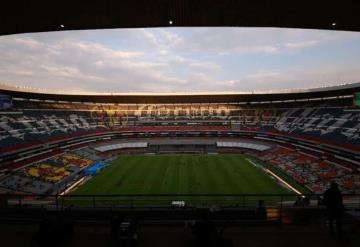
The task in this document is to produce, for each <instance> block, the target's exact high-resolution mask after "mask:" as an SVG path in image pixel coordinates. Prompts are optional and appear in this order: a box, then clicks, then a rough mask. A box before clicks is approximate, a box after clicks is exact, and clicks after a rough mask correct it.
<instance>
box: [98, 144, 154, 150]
mask: <svg viewBox="0 0 360 247" xmlns="http://www.w3.org/2000/svg"><path fill="white" fill-rule="evenodd" d="M147 146H148V143H147V142H127V143H118V144H112V145H102V146H98V147H95V148H94V149H95V150H96V151H99V152H107V151H112V150H118V149H126V148H146V147H147Z"/></svg>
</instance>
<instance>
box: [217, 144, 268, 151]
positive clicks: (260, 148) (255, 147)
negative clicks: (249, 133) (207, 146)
mask: <svg viewBox="0 0 360 247" xmlns="http://www.w3.org/2000/svg"><path fill="white" fill-rule="evenodd" d="M216 146H217V147H224V148H246V149H253V150H257V151H265V150H268V149H269V148H270V146H266V145H261V144H255V143H248V142H216Z"/></svg>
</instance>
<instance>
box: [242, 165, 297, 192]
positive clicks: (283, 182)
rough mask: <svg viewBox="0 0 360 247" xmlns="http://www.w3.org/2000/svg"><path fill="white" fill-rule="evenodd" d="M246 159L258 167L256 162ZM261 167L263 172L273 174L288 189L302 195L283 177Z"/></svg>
mask: <svg viewBox="0 0 360 247" xmlns="http://www.w3.org/2000/svg"><path fill="white" fill-rule="evenodd" d="M247 161H249V162H250V163H251V164H252V165H254V166H256V167H259V166H258V165H257V164H256V163H254V162H253V161H252V160H250V159H247ZM262 169H264V171H265V172H267V173H270V174H271V176H273V177H274V178H276V179H277V180H278V181H280V182H281V183H282V184H284V185H285V186H286V187H287V188H289V189H290V190H292V191H294V192H295V193H296V194H298V195H302V193H301V192H300V191H298V190H297V189H295V188H294V187H293V186H291V185H290V184H289V183H287V182H286V181H285V180H284V179H282V178H281V177H279V176H278V175H276V174H275V173H273V172H272V171H270V170H269V169H267V168H265V167H262Z"/></svg>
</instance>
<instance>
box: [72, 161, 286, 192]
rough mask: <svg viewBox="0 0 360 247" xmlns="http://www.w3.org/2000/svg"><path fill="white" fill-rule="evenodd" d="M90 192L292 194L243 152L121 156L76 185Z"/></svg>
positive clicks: (78, 190)
mask: <svg viewBox="0 0 360 247" xmlns="http://www.w3.org/2000/svg"><path fill="white" fill-rule="evenodd" d="M72 194H73V195H91V194H97V195H99V194H106V195H114V194H292V192H290V191H289V190H288V189H286V188H284V187H282V186H280V185H279V184H278V182H277V181H276V180H274V179H273V178H271V177H270V176H269V175H267V174H266V173H265V172H264V171H263V170H262V169H261V168H258V167H255V166H254V165H253V164H251V163H250V162H249V161H248V160H247V158H245V157H244V156H241V155H136V156H135V155H134V156H119V157H118V158H117V159H116V160H114V161H113V163H112V164H111V165H110V166H109V167H107V168H106V169H105V170H103V171H102V172H100V173H99V174H97V175H96V176H95V177H93V178H92V179H90V180H89V181H88V182H86V183H85V184H83V185H82V186H80V187H79V188H77V189H76V190H75V191H74V192H73V193H72Z"/></svg>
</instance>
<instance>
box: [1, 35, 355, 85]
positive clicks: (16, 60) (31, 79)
mask: <svg viewBox="0 0 360 247" xmlns="http://www.w3.org/2000/svg"><path fill="white" fill-rule="evenodd" d="M348 44H352V46H353V47H352V49H351V51H344V53H340V52H339V49H334V48H338V47H340V46H345V47H348ZM359 44H360V34H358V33H355V34H354V33H348V32H328V31H319V30H288V29H256V28H255V29H251V28H190V29H185V28H164V29H160V28H156V29H122V30H98V31H75V32H70V31H69V32H54V33H40V34H36V33H35V34H24V35H10V36H3V37H0V82H3V83H13V84H17V85H27V86H28V85H30V86H33V87H39V88H48V89H56V90H67V91H71V90H81V91H91V92H94V91H95V92H100V91H101V92H102V91H111V92H189V91H191V92H196V91H198V92H200V91H202V92H203V91H206V92H208V91H247V90H253V89H255V90H262V89H274V88H277V89H279V88H285V87H286V88H288V87H310V86H316V85H320V84H322V83H324V82H326V83H329V84H331V83H337V82H339V81H341V82H343V81H348V82H351V81H353V82H356V81H360V79H359V78H360V72H358V71H360V69H359V67H358V66H357V64H360V61H359V57H360V45H359ZM320 47H321V48H322V49H324V50H325V51H326V54H327V55H328V56H331V57H332V58H333V59H331V60H330V59H325V60H324V61H323V63H321V64H319V63H318V64H315V62H314V60H315V59H314V58H316V57H319V56H321V54H320V53H317V52H318V51H317V50H318V48H320ZM306 51H311V52H312V53H311V54H312V55H313V57H305V56H304V55H303V52H306ZM340 55H341V57H340V58H341V59H340V58H339V56H340ZM275 58H276V59H278V60H281V61H280V62H279V61H278V60H276V62H275ZM282 59H283V60H282ZM297 60H298V61H303V62H302V64H300V63H297ZM264 61H268V62H267V63H265V62H264ZM269 61H270V62H269ZM304 61H305V62H304ZM340 61H342V62H341V63H340ZM344 61H348V62H344Z"/></svg>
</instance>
